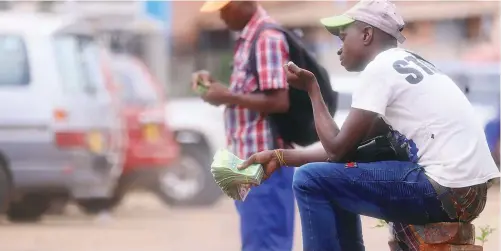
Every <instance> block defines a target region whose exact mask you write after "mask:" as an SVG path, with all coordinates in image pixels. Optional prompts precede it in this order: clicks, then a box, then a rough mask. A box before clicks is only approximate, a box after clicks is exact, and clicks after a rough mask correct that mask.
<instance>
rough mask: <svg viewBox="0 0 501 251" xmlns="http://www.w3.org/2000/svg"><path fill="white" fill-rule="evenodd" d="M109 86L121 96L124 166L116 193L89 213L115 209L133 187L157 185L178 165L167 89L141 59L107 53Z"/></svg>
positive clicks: (177, 148)
mask: <svg viewBox="0 0 501 251" xmlns="http://www.w3.org/2000/svg"><path fill="white" fill-rule="evenodd" d="M105 58H106V59H105V61H106V62H107V64H108V65H107V66H108V67H106V71H108V72H107V74H109V75H108V80H109V81H108V88H109V89H110V91H112V92H113V93H115V96H116V98H117V99H118V102H119V104H120V105H119V106H120V112H121V117H122V121H123V125H124V127H125V130H126V133H125V134H124V142H125V144H124V146H125V157H124V163H123V164H124V167H123V172H122V175H121V176H120V179H119V182H118V184H117V186H116V187H115V191H114V195H113V197H111V198H109V200H107V201H106V202H105V203H103V204H100V205H97V204H96V205H95V207H94V208H92V209H90V210H89V208H87V210H86V211H87V212H88V213H97V212H99V211H102V210H104V209H108V210H109V209H113V208H114V207H115V206H117V205H118V204H119V203H120V201H121V200H122V198H123V197H124V195H125V194H126V193H127V192H128V191H129V190H130V189H132V188H147V189H150V190H151V189H153V190H154V189H156V184H157V181H158V179H159V177H161V176H162V175H163V174H164V172H165V171H166V170H165V169H166V168H169V167H171V166H175V163H176V161H177V159H178V157H179V153H180V148H179V145H178V143H177V142H176V140H175V138H174V134H173V133H172V132H171V130H170V128H169V127H168V126H167V125H166V124H165V118H164V117H165V114H164V107H163V105H164V102H165V99H164V90H163V87H162V86H161V85H160V84H159V83H157V82H156V81H155V79H154V77H153V76H152V75H151V73H150V72H149V70H148V68H147V67H146V66H145V65H144V64H143V63H142V62H141V61H139V60H138V59H136V58H134V57H132V56H129V55H124V54H114V55H109V57H106V56H105Z"/></svg>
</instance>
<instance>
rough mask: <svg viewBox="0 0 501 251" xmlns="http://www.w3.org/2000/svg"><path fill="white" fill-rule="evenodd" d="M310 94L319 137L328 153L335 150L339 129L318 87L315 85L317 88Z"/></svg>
mask: <svg viewBox="0 0 501 251" xmlns="http://www.w3.org/2000/svg"><path fill="white" fill-rule="evenodd" d="M308 94H309V95H310V99H311V104H312V107H313V115H314V119H315V128H316V130H317V133H318V137H319V139H320V142H321V143H322V145H323V147H324V149H326V150H327V151H328V150H329V149H332V148H333V147H332V146H333V144H334V138H335V137H336V136H337V134H338V133H339V128H338V126H337V125H336V123H335V122H334V120H333V118H332V116H331V114H330V113H329V109H328V108H327V106H326V105H325V102H324V100H323V98H322V94H321V92H320V88H319V87H318V85H315V87H314V88H313V89H312V90H311V91H310V92H309V93H308Z"/></svg>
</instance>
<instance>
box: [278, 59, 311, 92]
mask: <svg viewBox="0 0 501 251" xmlns="http://www.w3.org/2000/svg"><path fill="white" fill-rule="evenodd" d="M284 69H285V74H286V75H287V83H289V84H290V85H291V86H292V87H294V88H296V89H299V90H303V91H306V92H308V93H309V92H310V91H311V90H312V89H313V88H315V87H317V86H318V83H317V78H316V77H315V75H314V74H313V73H312V72H310V71H308V70H305V69H302V68H299V67H298V66H297V65H296V64H294V63H293V62H289V63H287V64H286V65H284Z"/></svg>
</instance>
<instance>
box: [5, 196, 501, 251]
mask: <svg viewBox="0 0 501 251" xmlns="http://www.w3.org/2000/svg"><path fill="white" fill-rule="evenodd" d="M498 190H499V187H495V188H494V189H491V191H490V194H489V201H488V203H487V206H486V209H485V211H484V213H483V215H482V216H481V217H480V218H479V219H478V220H477V221H476V222H475V224H476V226H477V235H478V232H480V231H479V230H478V227H480V226H485V225H489V226H490V227H493V228H496V229H498V228H499V221H500V219H499V212H500V208H499V205H500V199H499V191H498ZM67 211H68V212H67V214H66V215H65V216H50V217H46V218H45V219H44V220H43V221H42V222H41V223H38V224H25V225H21V224H11V223H7V222H5V221H4V222H3V223H1V224H0V250H2V251H139V250H141V251H171V250H172V251H174V250H175V251H192V250H193V251H201V250H203V251H238V250H239V239H238V233H237V229H238V222H237V216H236V213H235V211H234V209H233V204H232V202H231V201H229V200H221V202H220V203H218V204H217V205H216V206H214V207H211V208H198V209H181V208H179V209H174V208H169V207H166V206H164V205H163V204H161V202H160V201H158V200H157V199H156V198H155V197H153V196H152V195H149V194H139V193H136V194H132V195H130V196H129V197H128V198H127V199H126V201H125V202H124V204H123V205H122V206H121V207H120V208H119V210H118V211H117V212H116V213H115V214H114V215H113V217H111V218H97V219H96V218H91V217H88V216H84V215H82V214H80V213H79V212H78V210H76V209H75V208H71V207H70V208H69V209H68V210H67ZM375 225H377V221H376V220H374V219H369V218H365V219H364V227H365V229H364V237H365V242H366V246H367V250H368V251H384V250H388V248H387V245H386V241H387V238H388V231H387V230H386V229H383V228H374V226H375ZM299 227H300V226H299V221H297V229H296V243H295V249H294V251H299V250H301V233H300V228H299ZM500 232H501V231H499V230H496V231H495V232H494V233H493V234H492V235H491V236H490V238H489V241H487V242H486V243H485V245H484V250H485V251H495V250H500V246H499V235H500Z"/></svg>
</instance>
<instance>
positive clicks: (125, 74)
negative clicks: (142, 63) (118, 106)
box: [113, 62, 159, 105]
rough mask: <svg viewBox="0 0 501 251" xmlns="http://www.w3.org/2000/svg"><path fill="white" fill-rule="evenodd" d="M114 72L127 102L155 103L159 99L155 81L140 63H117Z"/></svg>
mask: <svg viewBox="0 0 501 251" xmlns="http://www.w3.org/2000/svg"><path fill="white" fill-rule="evenodd" d="M113 73H114V77H115V79H116V80H117V82H118V84H120V86H121V87H122V88H121V94H122V95H121V96H122V99H123V101H125V102H126V103H129V104H142V105H153V104H155V103H157V102H158V101H159V98H158V94H157V92H156V90H155V88H154V87H153V83H152V82H151V81H150V80H149V78H148V76H147V75H146V73H145V72H144V71H143V70H142V69H141V68H140V67H139V66H138V65H136V64H132V63H124V62H122V63H120V64H117V65H115V69H114V71H113Z"/></svg>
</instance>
